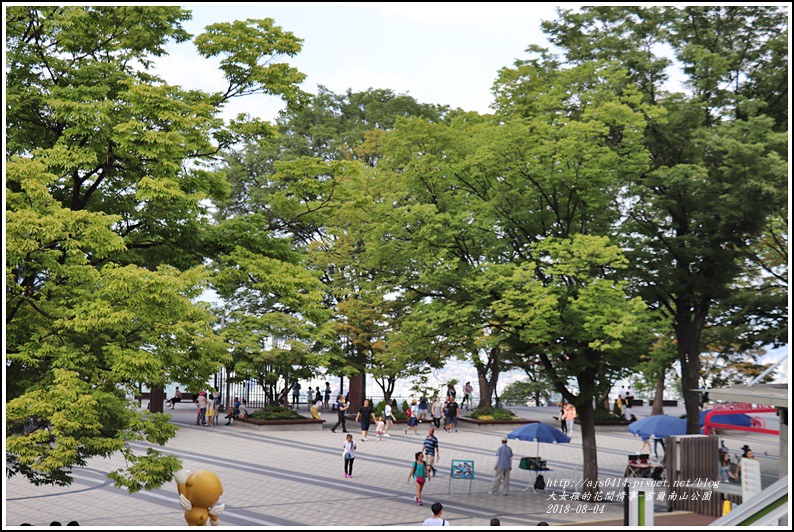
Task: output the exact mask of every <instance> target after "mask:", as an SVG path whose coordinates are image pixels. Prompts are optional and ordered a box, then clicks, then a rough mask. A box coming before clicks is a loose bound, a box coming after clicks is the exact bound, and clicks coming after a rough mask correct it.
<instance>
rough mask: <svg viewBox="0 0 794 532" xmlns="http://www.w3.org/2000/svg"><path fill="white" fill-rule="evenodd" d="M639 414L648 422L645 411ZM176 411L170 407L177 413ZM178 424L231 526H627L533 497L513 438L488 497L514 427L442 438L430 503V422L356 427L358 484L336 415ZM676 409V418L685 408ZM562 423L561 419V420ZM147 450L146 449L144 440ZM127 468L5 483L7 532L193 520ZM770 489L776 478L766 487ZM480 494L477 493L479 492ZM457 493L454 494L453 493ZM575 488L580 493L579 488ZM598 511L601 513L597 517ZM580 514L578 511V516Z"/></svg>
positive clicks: (768, 457) (576, 466) (532, 412)
mask: <svg viewBox="0 0 794 532" xmlns="http://www.w3.org/2000/svg"><path fill="white" fill-rule="evenodd" d="M511 409H512V410H513V411H515V412H516V413H517V414H519V415H521V416H522V417H525V418H526V419H535V420H538V421H543V422H546V423H550V424H555V422H554V421H553V419H552V416H554V415H555V414H556V408H523V407H519V408H511ZM635 411H638V412H637V413H638V415H639V417H643V416H644V415H647V412H643V410H642V407H640V408H635ZM167 412H168V411H167ZM170 413H172V414H173V417H172V422H173V423H175V424H176V425H178V426H179V428H180V430H179V431H177V436H176V437H175V438H174V439H172V440H171V441H169V442H168V444H167V445H165V446H162V447H157V448H158V449H159V450H162V451H164V452H166V453H170V454H173V455H176V456H178V457H180V458H181V459H182V461H183V464H184V466H185V467H186V468H187V469H190V470H193V471H196V470H199V469H209V470H211V471H214V472H215V473H217V474H218V476H219V477H220V479H221V482H222V483H223V487H224V494H223V496H222V498H221V502H223V503H225V504H226V509H225V511H224V512H223V514H222V515H221V520H220V525H221V526H227V527H229V526H233V527H250V526H278V527H287V526H297V527H311V528H317V527H345V528H357V527H366V528H371V527H372V526H386V527H398V528H407V527H413V526H419V525H421V523H422V521H423V520H424V519H426V518H428V517H431V516H432V512H431V510H430V505H431V504H432V503H433V502H435V501H441V502H442V503H443V504H444V508H445V510H444V518H445V519H447V520H449V521H450V522H451V524H452V525H454V526H470V527H482V526H488V525H489V524H490V520H491V518H492V517H498V518H499V519H500V520H501V522H502V525H503V526H517V527H527V526H535V525H537V523H538V522H539V521H546V522H548V523H549V524H550V525H565V524H576V525H579V526H615V525H618V524H619V523H622V519H623V505H622V503H619V502H603V503H601V504H600V506H596V505H595V504H593V503H589V504H585V503H576V502H574V503H571V502H567V503H566V502H565V501H562V502H563V504H568V505H570V508H569V509H568V511H567V512H566V511H565V508H564V506H562V505H560V501H558V500H550V498H551V495H552V494H555V495H556V496H557V497H558V496H559V495H560V494H561V493H562V492H563V490H562V489H560V488H550V489H547V490H546V491H545V492H538V493H534V492H533V490H531V489H529V490H528V491H523V490H524V489H525V488H526V487H527V486H528V481H529V473H528V472H527V471H523V470H520V469H518V468H517V466H518V459H519V458H520V457H521V456H534V455H535V454H536V449H537V444H536V443H534V442H521V441H516V440H511V441H510V442H509V445H510V446H511V447H512V448H513V452H514V468H513V471H512V475H511V488H510V494H509V495H508V496H506V497H505V496H502V495H493V496H491V495H488V494H487V491H488V489H489V488H490V484H491V479H492V473H493V466H494V464H495V461H496V460H495V456H494V452H495V451H496V449H497V448H498V447H499V445H501V442H500V439H501V436H503V435H505V434H507V433H508V432H509V431H510V430H512V429H513V428H514V427H509V428H498V427H497V428H493V429H488V430H474V429H463V428H461V429H460V430H459V432H456V433H446V432H444V431H443V430H440V431H437V432H436V436H437V437H438V440H439V445H440V458H439V460H437V466H438V468H439V474H438V476H437V477H435V478H433V479H432V481H431V482H429V483H428V484H426V487H425V490H424V497H423V499H424V502H425V504H424V506H423V507H419V506H417V505H416V503H415V502H414V488H413V484H409V483H407V482H406V479H407V478H408V474H409V470H410V466H411V463H412V461H413V455H414V453H415V452H416V451H418V450H421V443H422V441H423V440H424V436H425V435H426V433H427V429H428V428H429V426H428V425H427V424H425V423H423V424H421V425H420V435H419V436H414V435H405V434H404V433H403V425H397V426H396V427H393V428H392V431H391V432H392V434H393V435H392V437H391V438H387V439H386V438H385V439H384V440H383V441H381V442H377V441H375V438H374V432H371V433H370V437H369V441H367V442H362V441H361V439H360V438H361V435H360V431H358V430H356V429H358V426H357V424H356V423H353V422H348V424H347V428H348V429H349V430H350V431H351V432H352V434H353V436H354V438H355V441H356V443H357V445H358V454H357V458H356V460H355V464H354V471H353V478H351V479H345V478H343V476H342V475H343V459H342V456H341V454H342V443H343V440H344V436H345V435H344V434H342V433H341V430H337V432H336V433H335V434H334V433H331V431H330V428H331V427H332V426H333V423H335V422H336V414H335V413H331V412H326V413H323V416H322V417H323V418H324V419H325V420H326V424H325V425H324V428H323V430H322V431H320V430H311V431H276V432H258V431H255V430H252V429H250V428H247V427H246V425H245V424H244V423H235V424H233V425H231V426H225V425H221V426H218V427H198V426H196V425H195V424H194V423H195V410H194V409H193V407H192V405H189V404H184V405H182V404H178V405H177V407H176V409H175V410H171V411H170ZM666 413H670V414H673V415H676V412H675V411H674V410H673V409H666ZM555 426H556V424H555ZM578 436H579V427H578V425H577V427H576V429H575V430H574V435H573V440H572V442H571V443H569V444H557V445H554V444H540V454H541V456H542V457H543V458H544V459H546V460H547V461H548V464H549V467H551V468H552V469H553V470H554V471H552V472H550V473H548V474H547V475H546V479H547V481H554V480H556V481H561V480H563V479H573V480H576V478H577V476H578V478H579V479H581V463H582V452H581V445H580V442H581V440H580V438H579V437H578ZM724 439H725V441H726V443H727V444H728V446H729V447H730V448H731V449H739V448H740V447H741V446H742V445H743V444H744V443H748V442H749V443H750V445H751V446H752V447H753V450H754V451H755V452H756V455H757V456H759V458H760V460H761V462H762V467H763V469H764V471H777V460H778V456H779V452H778V449H777V446H776V444H777V440H776V437H775V436H767V435H761V434H741V435H735V436H726V437H724ZM596 440H597V446H598V466H599V472H600V475H601V476H602V478H613V479H615V480H618V479H620V478H621V477H622V473H623V470H624V468H625V465H626V454H627V453H631V452H635V451H636V450H637V449H638V448H639V446H640V443H641V442H640V440H639V438H637V437H635V436H632V435H631V434H629V433H628V432H625V431H622V430H621V431H614V430H613V431H599V432H598V434H597V437H596ZM133 446H134V447H135V448H136V449H137V450H139V451H141V452H142V451H145V449H146V446H144V445H142V444H140V443H135V444H133ZM453 459H454V460H474V462H475V479H474V480H473V481H471V482H470V481H466V480H454V481H452V482H450V478H449V471H450V461H451V460H453ZM122 465H123V458H122V457H121V456H120V455H114V456H113V457H111V458H108V459H92V460H90V461H89V463H88V464H87V466H86V467H85V468H81V469H79V470H76V471H75V473H74V478H75V481H74V483H73V484H72V485H71V486H68V487H53V486H38V487H36V486H33V485H31V484H29V483H28V482H27V481H26V480H24V479H21V478H20V477H18V476H17V477H13V478H11V479H8V478H6V480H5V482H4V501H5V511H4V516H3V519H4V527H3V528H6V527H7V526H17V525H19V524H21V523H23V522H27V523H32V524H34V525H47V524H49V523H50V522H51V521H56V520H57V521H60V522H62V523H66V522H68V521H71V520H76V521H78V522H79V523H80V525H84V526H94V527H103V528H106V527H135V528H150V527H156V528H168V527H178V526H183V525H184V524H185V522H184V519H183V517H182V513H183V511H182V509H181V507H180V505H179V497H178V494H177V490H176V484H175V483H174V482H170V483H167V484H165V485H164V486H162V487H161V488H160V489H156V490H153V491H148V492H139V493H135V494H129V493H127V492H126V491H124V490H120V489H116V488H114V487H113V486H112V483H111V482H110V481H109V480H108V479H107V478H106V474H107V473H108V472H110V471H112V470H114V469H117V468H120V467H122ZM765 484H766V483H765ZM469 488H471V493H469ZM451 489H452V491H454V493H450V490H451ZM568 493H570V489H569V490H568ZM594 509H597V510H598V511H597V513H596V512H594V511H593V510H594ZM577 510H578V513H577ZM658 512H663V509H662V507H659V508H658V509H657V525H662V523H663V522H664V518H665V517H667V518H671V519H672V518H675V519H674V521H672V522H670V524H671V525H676V524H681V525H686V524H688V525H689V526H692V525H695V526H697V525H701V524H704V523H703V519H698V518H702V517H703V516H695V515H691V514H684V515H681V514H669V515H667V516H663V515H661V514H660V513H658Z"/></svg>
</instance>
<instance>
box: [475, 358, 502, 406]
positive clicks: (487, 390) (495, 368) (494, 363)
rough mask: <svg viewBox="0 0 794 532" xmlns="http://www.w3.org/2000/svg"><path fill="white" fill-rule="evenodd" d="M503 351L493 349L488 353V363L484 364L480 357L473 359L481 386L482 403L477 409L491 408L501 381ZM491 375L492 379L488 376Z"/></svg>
mask: <svg viewBox="0 0 794 532" xmlns="http://www.w3.org/2000/svg"><path fill="white" fill-rule="evenodd" d="M500 354H501V350H500V349H499V347H498V346H497V347H493V348H491V351H490V352H489V353H488V361H487V362H486V363H483V362H482V361H481V360H480V359H479V357H477V358H473V362H474V368H475V369H476V370H477V382H478V384H479V386H480V402H479V403H478V404H477V408H487V407H489V406H491V397H493V395H494V391H495V390H496V383H497V381H498V380H499V372H500V360H499V355H500ZM489 374H490V378H488V375H489Z"/></svg>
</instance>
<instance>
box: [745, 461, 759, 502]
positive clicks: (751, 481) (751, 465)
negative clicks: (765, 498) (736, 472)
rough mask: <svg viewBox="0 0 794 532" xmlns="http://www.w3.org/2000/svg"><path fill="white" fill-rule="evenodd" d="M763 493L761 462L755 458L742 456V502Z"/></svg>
mask: <svg viewBox="0 0 794 532" xmlns="http://www.w3.org/2000/svg"><path fill="white" fill-rule="evenodd" d="M759 493H761V463H760V462H759V461H758V460H755V459H753V458H742V502H747V501H749V500H750V499H752V498H753V497H755V496H756V495H758V494H759Z"/></svg>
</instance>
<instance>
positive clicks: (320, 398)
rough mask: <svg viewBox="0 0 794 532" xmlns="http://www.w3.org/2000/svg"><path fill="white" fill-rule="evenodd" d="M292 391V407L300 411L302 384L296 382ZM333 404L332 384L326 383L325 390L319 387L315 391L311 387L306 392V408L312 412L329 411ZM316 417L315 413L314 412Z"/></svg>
mask: <svg viewBox="0 0 794 532" xmlns="http://www.w3.org/2000/svg"><path fill="white" fill-rule="evenodd" d="M290 389H291V390H292V407H293V408H294V409H295V410H299V409H300V407H299V405H300V399H301V383H300V382H298V381H295V382H293V383H292V386H291V387H290ZM330 402H331V384H330V383H329V382H327V381H326V383H325V390H320V387H319V386H317V388H316V389H313V388H312V387H311V386H309V389H308V390H307V391H306V407H307V408H308V410H309V411H310V412H311V411H312V409H315V411H319V410H320V409H322V410H328V409H329V405H330ZM312 415H313V416H314V412H312Z"/></svg>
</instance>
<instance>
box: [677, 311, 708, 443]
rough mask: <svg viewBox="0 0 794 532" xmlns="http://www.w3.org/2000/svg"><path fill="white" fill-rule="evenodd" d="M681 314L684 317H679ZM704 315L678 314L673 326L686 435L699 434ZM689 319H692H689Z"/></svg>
mask: <svg viewBox="0 0 794 532" xmlns="http://www.w3.org/2000/svg"><path fill="white" fill-rule="evenodd" d="M679 305H680V303H679ZM681 314H685V315H684V316H681ZM705 315H706V313H705V312H703V311H701V312H686V311H685V312H684V313H681V312H679V315H678V316H677V319H676V324H675V330H676V338H677V340H678V359H679V362H680V363H681V387H682V388H683V390H682V394H683V396H684V406H685V407H686V420H687V434H700V400H699V399H700V394H699V393H698V392H697V389H698V388H699V384H700V382H699V381H700V334H701V331H702V330H703V322H704V321H705V319H704V317H705ZM690 317H692V319H689V318H690Z"/></svg>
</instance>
